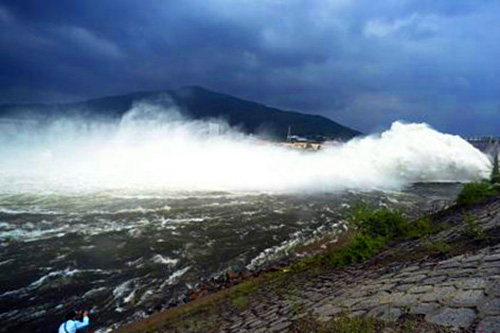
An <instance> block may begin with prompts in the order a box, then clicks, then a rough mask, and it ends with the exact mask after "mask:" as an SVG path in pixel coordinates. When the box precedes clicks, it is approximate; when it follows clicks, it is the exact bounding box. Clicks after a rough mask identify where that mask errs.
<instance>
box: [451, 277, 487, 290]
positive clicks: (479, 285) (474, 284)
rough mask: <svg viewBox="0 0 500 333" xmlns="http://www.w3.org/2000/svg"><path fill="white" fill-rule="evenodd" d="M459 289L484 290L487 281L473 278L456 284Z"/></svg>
mask: <svg viewBox="0 0 500 333" xmlns="http://www.w3.org/2000/svg"><path fill="white" fill-rule="evenodd" d="M456 286H457V287H458V288H461V289H465V290H467V289H484V288H485V287H486V281H485V280H484V279H483V278H471V279H466V280H462V281H460V282H458V283H457V284H456Z"/></svg>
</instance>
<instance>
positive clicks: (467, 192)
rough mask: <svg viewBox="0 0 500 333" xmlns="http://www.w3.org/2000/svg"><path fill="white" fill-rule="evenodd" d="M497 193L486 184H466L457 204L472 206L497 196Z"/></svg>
mask: <svg viewBox="0 0 500 333" xmlns="http://www.w3.org/2000/svg"><path fill="white" fill-rule="evenodd" d="M496 193H497V191H496V190H495V189H494V188H493V187H492V186H491V185H490V184H488V183H486V182H476V183H469V184H465V185H464V186H463V187H462V191H461V192H460V193H459V194H458V197H457V203H458V204H459V205H470V204H473V203H476V202H479V201H481V200H483V199H484V198H487V197H490V196H492V195H495V194H496Z"/></svg>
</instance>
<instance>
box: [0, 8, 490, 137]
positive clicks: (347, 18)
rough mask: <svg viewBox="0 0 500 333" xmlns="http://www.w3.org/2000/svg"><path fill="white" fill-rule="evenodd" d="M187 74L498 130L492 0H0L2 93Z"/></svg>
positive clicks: (376, 125)
mask: <svg viewBox="0 0 500 333" xmlns="http://www.w3.org/2000/svg"><path fill="white" fill-rule="evenodd" d="M184 85H201V86H204V87H206V88H208V89H211V90H215V91H219V92H224V93H228V94H232V95H235V96H238V97H243V98H247V99H251V100H255V101H258V102H262V103H265V104H267V105H270V106H276V107H280V108H284V109H292V110H300V111H303V112H308V113H317V114H322V115H325V116H328V117H330V118H332V119H334V120H336V121H339V122H341V123H344V124H346V125H349V126H351V127H354V128H356V129H359V130H362V131H364V132H370V131H374V130H380V129H382V128H386V127H387V126H388V125H389V124H390V123H391V122H392V121H394V120H398V119H402V120H406V121H419V122H420V121H424V122H427V123H429V124H431V125H432V126H433V127H435V128H437V129H439V130H442V131H446V132H451V133H458V134H464V135H482V134H484V135H487V134H496V135H500V2H499V1H488V0H485V1H481V0H462V1H460V0H448V1H446V0H439V1H437V0H415V1H411V0H378V1H373V0H362V1H354V0H321V1H317V0H304V1H299V0H265V1H261V0H239V1H237V0H213V1H210V0H204V1H192V0H135V1H133V0H106V1H105V0H50V1H40V0H0V103H6V102H33V101H38V102H54V101H75V100H81V99H87V98H90V97H97V96H104V95H114V94H121V93H125V92H131V91H136V90H153V89H154V90H161V89H168V88H177V87H181V86H184Z"/></svg>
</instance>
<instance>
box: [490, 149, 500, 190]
mask: <svg viewBox="0 0 500 333" xmlns="http://www.w3.org/2000/svg"><path fill="white" fill-rule="evenodd" d="M490 181H491V183H492V184H500V168H499V166H498V154H496V155H495V157H494V158H493V169H492V170H491V178H490Z"/></svg>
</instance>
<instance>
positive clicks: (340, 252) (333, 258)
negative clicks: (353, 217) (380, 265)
mask: <svg viewBox="0 0 500 333" xmlns="http://www.w3.org/2000/svg"><path fill="white" fill-rule="evenodd" d="M385 244H386V240H385V239H384V238H383V237H380V236H371V235H367V234H362V233H358V234H356V235H355V236H354V237H353V238H352V240H351V242H350V243H349V244H347V245H346V246H344V247H341V248H338V249H335V250H332V251H331V252H330V253H329V254H328V255H327V261H328V263H329V264H330V265H332V266H335V267H341V266H346V265H350V264H355V263H358V262H362V261H365V260H366V259H369V258H371V257H373V256H374V255H375V254H376V253H377V252H378V251H379V250H380V249H381V248H382V247H384V245H385Z"/></svg>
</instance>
